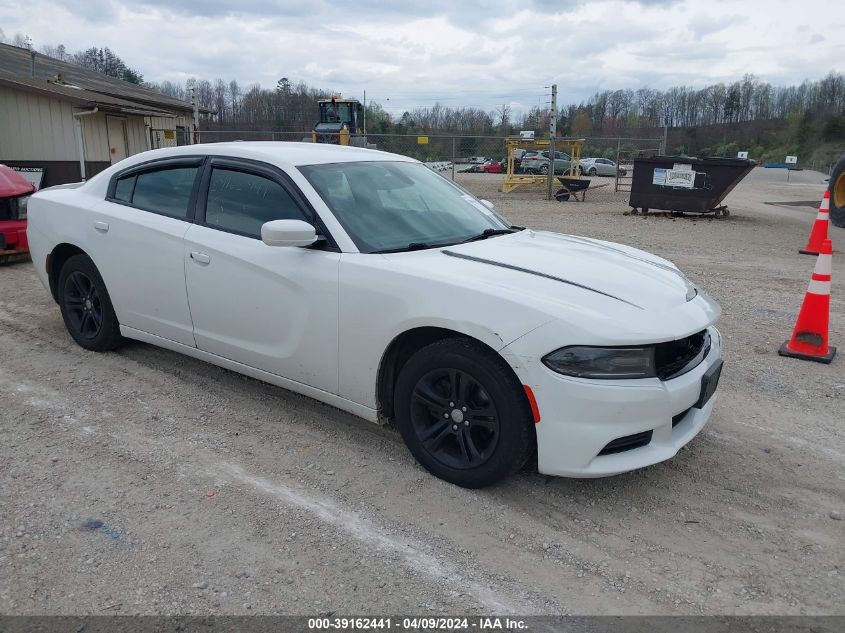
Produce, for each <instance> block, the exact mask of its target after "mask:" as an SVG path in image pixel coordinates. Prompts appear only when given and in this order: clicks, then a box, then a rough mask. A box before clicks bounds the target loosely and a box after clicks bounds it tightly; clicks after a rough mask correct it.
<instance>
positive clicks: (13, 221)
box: [0, 165, 35, 264]
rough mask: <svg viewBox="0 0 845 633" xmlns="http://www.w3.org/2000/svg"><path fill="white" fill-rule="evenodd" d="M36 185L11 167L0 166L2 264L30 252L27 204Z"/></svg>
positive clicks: (0, 256) (0, 242) (0, 257)
mask: <svg viewBox="0 0 845 633" xmlns="http://www.w3.org/2000/svg"><path fill="white" fill-rule="evenodd" d="M33 193H35V185H33V184H32V183H31V182H29V181H28V180H27V179H26V178H24V177H23V176H21V175H20V174H19V173H18V172H16V171H15V170H14V169H12V168H11V167H6V165H0V264H3V263H6V262H7V261H8V260H9V257H11V256H12V255H19V254H22V253H28V252H29V244H28V243H27V241H26V204H27V200H28V199H29V196H31V195H32V194H33Z"/></svg>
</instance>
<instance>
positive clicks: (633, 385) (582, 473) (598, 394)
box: [509, 327, 722, 477]
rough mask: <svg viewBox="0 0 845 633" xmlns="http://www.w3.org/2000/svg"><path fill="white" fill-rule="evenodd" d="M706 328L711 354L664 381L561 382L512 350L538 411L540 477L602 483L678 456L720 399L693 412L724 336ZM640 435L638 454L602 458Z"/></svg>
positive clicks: (632, 451)
mask: <svg viewBox="0 0 845 633" xmlns="http://www.w3.org/2000/svg"><path fill="white" fill-rule="evenodd" d="M708 329H709V331H710V335H711V347H710V352H709V354H708V355H707V356H706V357H705V358H704V360H703V361H702V362H701V363H700V364H699V365H698V366H697V367H695V368H694V369H693V370H692V371H689V372H687V373H686V374H684V375H682V376H678V377H677V378H673V379H671V380H667V381H661V380H659V379H658V378H645V379H639V380H593V379H584V378H573V377H569V376H563V375H561V374H558V373H555V372H553V371H552V370H551V369H549V368H547V367H546V366H545V365H543V364H542V363H541V362H540V361H539V360H537V361H531V362H529V361H528V357H526V356H523V355H522V354H520V353H519V349H518V347H519V345H518V344H517V345H512V346H510V347H511V349H510V350H509V351H510V352H513V353H514V354H515V355H516V356H517V358H519V360H520V361H522V362H521V363H519V367H518V368H517V373H518V374H520V378H521V379H522V380H523V383H524V384H527V385H529V386H530V387H531V389H532V390H533V392H534V396H535V398H536V399H537V404H538V407H539V410H540V422H539V423H538V424H537V425H536V430H537V453H538V455H537V462H538V468H539V470H540V472H541V473H544V474H548V475H559V476H567V477H604V476H608V475H616V474H619V473H623V472H627V471H630V470H635V469H637V468H643V467H644V466H650V465H652V464H656V463H658V462H662V461H664V460H667V459H669V458H671V457H673V456H674V455H675V454H676V453H677V452H678V451H679V450H680V449H681V447H683V446H684V445H685V444H687V443H688V442H689V441H690V440H691V439H692V438H694V437H695V436H696V435H697V434H698V432H699V431H701V429H702V428H703V427H704V425H705V424H706V423H707V420H708V419H709V418H710V414H711V413H712V411H713V405H714V402H715V399H716V397H715V396H713V397H711V398H710V399H709V400H708V401H707V402H706V403H705V404H704V406H703V407H702V408H700V409H699V408H695V407H694V405H695V404H696V403H697V402H698V399H699V395H700V393H701V379H702V376H703V375H704V373H705V372H706V371H707V370H709V369H710V368H711V367H713V366H714V365H716V364H717V363H719V361H720V360H721V357H722V338H721V335H720V334H719V332H718V330H717V329H716V328H715V327H710V328H708ZM649 431H650V432H651V436H650V441H648V432H649ZM639 434H643V435H640V438H642V439H641V441H640V442H639V443H637V442H632V445H634V446H635V447H634V448H629V449H628V450H623V451H621V452H613V453H610V454H600V453H602V450H603V449H606V447H607V446H608V444H610V443H611V442H614V440H620V438H630V437H631V436H637V435H639ZM623 443H624V441H623ZM640 444H642V445H640Z"/></svg>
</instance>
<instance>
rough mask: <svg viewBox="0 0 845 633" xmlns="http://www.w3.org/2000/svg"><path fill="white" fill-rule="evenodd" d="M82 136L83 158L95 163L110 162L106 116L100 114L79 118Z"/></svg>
mask: <svg viewBox="0 0 845 633" xmlns="http://www.w3.org/2000/svg"><path fill="white" fill-rule="evenodd" d="M80 120H81V121H82V134H83V136H84V137H85V158H86V159H87V160H95V161H110V160H111V156H110V155H109V132H108V128H107V127H106V115H105V114H103V113H102V112H97V113H96V114H89V115H87V116H83V117H80Z"/></svg>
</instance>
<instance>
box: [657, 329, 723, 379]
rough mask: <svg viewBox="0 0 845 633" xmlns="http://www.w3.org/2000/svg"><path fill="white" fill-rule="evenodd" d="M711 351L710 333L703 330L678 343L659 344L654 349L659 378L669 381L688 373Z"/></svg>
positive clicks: (679, 340)
mask: <svg viewBox="0 0 845 633" xmlns="http://www.w3.org/2000/svg"><path fill="white" fill-rule="evenodd" d="M709 351H710V333H709V332H708V331H707V330H701V332H696V333H695V334H692V335H690V336H687V337H686V338H682V339H678V340H677V341H667V342H666V343H658V344H657V345H656V346H655V348H654V364H655V367H656V370H657V377H658V378H660V379H661V380H669V379H671V378H677V377H678V376H680V375H682V374H685V373H687V372H688V371H690V370H691V369H693V368H694V367H696V365H698V364H699V363H700V362H701V361H702V360H704V357H705V356H707V353H708V352H709Z"/></svg>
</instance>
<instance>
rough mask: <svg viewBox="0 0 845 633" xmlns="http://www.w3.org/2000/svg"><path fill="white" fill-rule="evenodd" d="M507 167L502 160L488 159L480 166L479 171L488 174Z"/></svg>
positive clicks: (496, 172) (498, 172)
mask: <svg viewBox="0 0 845 633" xmlns="http://www.w3.org/2000/svg"><path fill="white" fill-rule="evenodd" d="M505 169H507V164H506V163H505V161H503V160H492V159H491V160H488V161H487V162H486V163H484V164H483V165H482V166H481V171H483V172H485V173H488V174H501V173H502V172H503V171H504V170H505Z"/></svg>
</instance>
